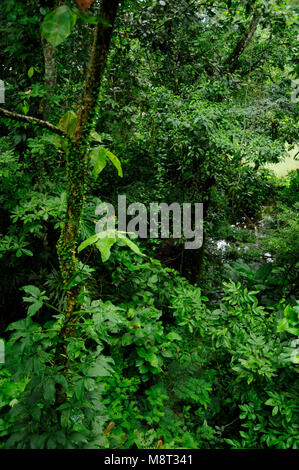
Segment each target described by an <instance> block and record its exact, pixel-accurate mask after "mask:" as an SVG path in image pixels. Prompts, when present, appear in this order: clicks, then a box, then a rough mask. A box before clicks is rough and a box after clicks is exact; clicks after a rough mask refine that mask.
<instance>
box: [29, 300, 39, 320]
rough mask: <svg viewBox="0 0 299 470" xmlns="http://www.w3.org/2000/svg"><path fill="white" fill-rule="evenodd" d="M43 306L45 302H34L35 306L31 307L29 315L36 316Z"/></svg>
mask: <svg viewBox="0 0 299 470" xmlns="http://www.w3.org/2000/svg"><path fill="white" fill-rule="evenodd" d="M42 306H43V302H42V301H41V300H38V301H37V302H34V304H32V305H30V307H29V308H28V315H29V317H32V316H33V315H35V314H36V312H38V310H40V309H41V308H42Z"/></svg>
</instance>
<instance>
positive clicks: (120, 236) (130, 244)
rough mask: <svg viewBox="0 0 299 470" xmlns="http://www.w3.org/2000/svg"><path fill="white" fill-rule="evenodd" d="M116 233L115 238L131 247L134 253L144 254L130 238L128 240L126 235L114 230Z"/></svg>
mask: <svg viewBox="0 0 299 470" xmlns="http://www.w3.org/2000/svg"><path fill="white" fill-rule="evenodd" d="M116 235H117V238H118V239H119V240H121V241H122V242H123V243H124V244H125V245H127V246H128V247H129V248H131V250H132V251H134V253H136V254H137V255H140V256H144V254H143V253H142V252H141V251H140V250H139V248H138V246H137V245H136V244H135V243H134V242H132V240H130V239H129V238H128V237H126V236H125V235H123V233H122V232H116Z"/></svg>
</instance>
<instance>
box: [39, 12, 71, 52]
mask: <svg viewBox="0 0 299 470" xmlns="http://www.w3.org/2000/svg"><path fill="white" fill-rule="evenodd" d="M76 20H77V16H76V14H75V13H74V12H73V11H72V10H71V8H70V7H68V6H67V5H62V6H60V7H58V8H56V9H55V10H53V11H51V12H50V13H48V14H47V15H46V16H45V19H44V21H43V22H42V25H41V32H42V35H43V36H44V37H45V38H46V39H47V41H49V42H50V43H51V44H52V46H53V47H56V46H59V44H61V43H62V42H63V41H64V40H65V39H66V38H67V37H68V36H69V35H70V34H71V32H72V29H73V27H74V25H75V23H76Z"/></svg>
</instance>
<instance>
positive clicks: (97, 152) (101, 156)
mask: <svg viewBox="0 0 299 470" xmlns="http://www.w3.org/2000/svg"><path fill="white" fill-rule="evenodd" d="M89 156H90V159H91V160H92V161H93V162H94V167H93V170H92V174H93V177H94V179H95V180H96V179H97V177H98V176H99V174H100V173H101V171H103V170H104V168H105V166H106V164H107V160H106V152H105V149H104V147H95V148H94V149H92V150H91V152H90V154H89Z"/></svg>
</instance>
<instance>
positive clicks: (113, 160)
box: [105, 149, 123, 177]
mask: <svg viewBox="0 0 299 470" xmlns="http://www.w3.org/2000/svg"><path fill="white" fill-rule="evenodd" d="M105 150H106V149H105ZM106 155H107V157H108V158H109V160H110V161H111V163H112V164H113V165H114V166H115V168H116V169H117V173H118V176H120V177H123V170H122V167H121V163H120V161H119V159H118V158H117V156H116V155H114V153H112V152H109V150H106Z"/></svg>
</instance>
